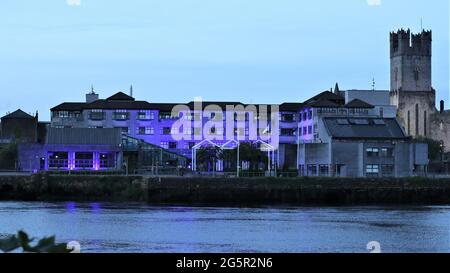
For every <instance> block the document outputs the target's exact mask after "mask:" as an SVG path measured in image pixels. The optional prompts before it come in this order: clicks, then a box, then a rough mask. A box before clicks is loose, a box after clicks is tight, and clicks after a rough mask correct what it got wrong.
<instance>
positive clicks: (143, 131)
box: [120, 127, 270, 136]
mask: <svg viewBox="0 0 450 273" xmlns="http://www.w3.org/2000/svg"><path fill="white" fill-rule="evenodd" d="M120 128H121V129H122V132H123V133H126V134H129V133H130V132H129V129H128V127H120ZM179 133H183V134H185V135H201V133H202V128H191V127H188V128H185V129H184V130H183V131H182V132H181V131H178V130H176V129H173V128H171V127H163V128H160V134H161V135H171V134H172V135H175V134H179ZM224 133H225V131H224V128H220V127H219V128H216V127H212V128H211V130H210V134H214V135H224ZM265 133H266V134H267V133H270V132H269V131H266V132H265ZM136 134H138V135H154V134H155V129H154V128H153V127H139V128H137V130H136ZM234 134H235V135H246V136H248V135H249V134H250V130H249V128H235V129H234Z"/></svg>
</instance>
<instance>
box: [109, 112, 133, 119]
mask: <svg viewBox="0 0 450 273" xmlns="http://www.w3.org/2000/svg"><path fill="white" fill-rule="evenodd" d="M129 115H130V113H128V111H127V110H116V111H114V113H113V119H114V120H128V117H129Z"/></svg>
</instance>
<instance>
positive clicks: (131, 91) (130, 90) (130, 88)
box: [130, 85, 133, 97]
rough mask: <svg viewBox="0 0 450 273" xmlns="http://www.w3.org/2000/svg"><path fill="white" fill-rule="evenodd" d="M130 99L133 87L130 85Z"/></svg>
mask: <svg viewBox="0 0 450 273" xmlns="http://www.w3.org/2000/svg"><path fill="white" fill-rule="evenodd" d="M130 97H133V85H130Z"/></svg>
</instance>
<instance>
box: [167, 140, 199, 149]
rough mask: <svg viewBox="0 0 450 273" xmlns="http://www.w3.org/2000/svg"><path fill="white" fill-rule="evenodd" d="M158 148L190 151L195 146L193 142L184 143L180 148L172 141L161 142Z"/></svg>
mask: <svg viewBox="0 0 450 273" xmlns="http://www.w3.org/2000/svg"><path fill="white" fill-rule="evenodd" d="M160 146H161V147H162V148H163V149H177V148H182V149H192V148H193V147H194V146H195V142H184V143H183V146H182V147H179V146H180V144H179V143H177V142H173V141H161V143H160Z"/></svg>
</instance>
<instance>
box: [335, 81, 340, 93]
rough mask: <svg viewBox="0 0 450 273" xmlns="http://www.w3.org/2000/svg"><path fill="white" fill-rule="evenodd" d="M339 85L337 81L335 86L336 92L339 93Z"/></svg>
mask: <svg viewBox="0 0 450 273" xmlns="http://www.w3.org/2000/svg"><path fill="white" fill-rule="evenodd" d="M339 91H340V90H339V85H338V83H336V85H335V86H334V94H336V95H339Z"/></svg>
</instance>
